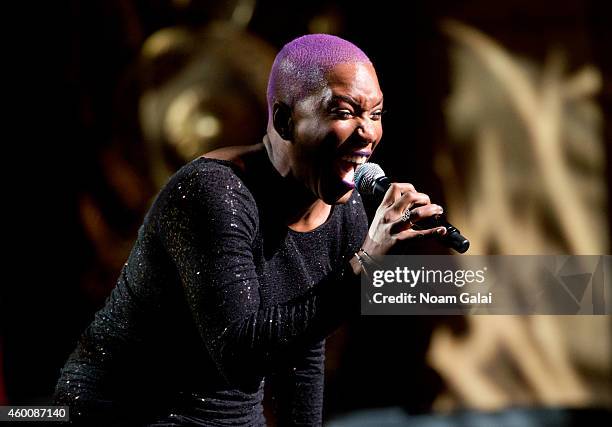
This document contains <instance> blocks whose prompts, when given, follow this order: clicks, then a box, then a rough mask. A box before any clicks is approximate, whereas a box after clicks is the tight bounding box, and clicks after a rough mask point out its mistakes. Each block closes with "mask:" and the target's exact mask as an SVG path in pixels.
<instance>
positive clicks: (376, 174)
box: [355, 163, 385, 194]
mask: <svg viewBox="0 0 612 427" xmlns="http://www.w3.org/2000/svg"><path fill="white" fill-rule="evenodd" d="M383 176H385V173H384V172H383V170H382V168H381V167H380V166H378V165H377V164H376V163H364V164H363V165H361V166H359V167H358V168H357V171H356V172H355V186H356V187H357V190H358V191H359V192H360V193H361V194H372V193H374V182H375V181H376V180H377V179H378V178H380V177H383Z"/></svg>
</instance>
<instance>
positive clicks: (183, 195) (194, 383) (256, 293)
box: [55, 152, 367, 426]
mask: <svg viewBox="0 0 612 427" xmlns="http://www.w3.org/2000/svg"><path fill="white" fill-rule="evenodd" d="M252 162H256V163H258V164H256V165H249V167H248V168H246V170H247V171H249V170H250V171H253V172H251V173H249V172H243V171H242V169H238V168H237V167H235V166H234V165H233V164H232V163H230V162H226V161H220V160H211V159H206V158H199V159H196V160H194V161H192V162H190V163H188V164H187V165H185V166H184V167H183V168H181V170H179V171H178V172H177V173H176V174H175V175H174V176H173V177H172V178H171V179H170V180H169V182H168V183H167V184H166V186H165V187H164V188H163V189H162V191H161V192H160V194H159V195H158V197H157V199H156V200H155V202H154V203H153V205H152V207H151V209H150V210H149V212H148V213H147V215H146V217H145V219H144V222H143V225H142V226H141V228H140V230H139V233H138V238H137V240H136V243H135V244H134V247H133V249H132V252H131V254H130V256H129V258H128V260H127V262H126V263H125V265H124V267H123V269H122V272H121V274H120V277H119V279H118V282H117V285H116V286H115V288H114V289H113V290H112V292H111V294H110V296H109V297H108V298H107V300H106V304H105V306H104V307H103V308H102V309H101V310H99V311H98V312H97V313H96V314H95V317H94V320H93V322H92V323H91V324H90V325H89V326H88V327H87V329H86V330H85V332H84V333H83V334H82V336H81V338H80V340H79V342H78V344H77V347H76V349H75V350H74V351H73V353H72V354H71V355H70V357H69V359H68V361H67V362H66V364H65V366H64V368H63V369H62V370H61V375H60V378H59V381H58V383H57V386H56V393H55V403H56V404H61V405H69V406H70V410H71V413H70V416H71V419H72V420H73V422H75V423H79V422H81V423H82V424H83V425H105V426H106V425H129V426H133V425H157V426H162V425H164V426H171V425H205V426H227V425H232V426H235V425H241V426H263V425H265V423H266V420H265V417H264V414H263V405H262V399H263V390H264V384H265V383H266V382H267V383H269V384H268V385H269V389H270V390H271V392H272V393H273V396H272V399H273V402H274V407H275V410H276V417H277V420H278V425H279V426H283V425H300V426H302V425H304V426H311V425H321V423H322V414H321V412H322V402H323V364H324V340H325V337H326V336H328V335H329V334H330V333H331V332H332V331H333V330H334V329H336V328H337V327H338V326H339V324H340V323H341V322H342V321H343V320H344V319H345V318H346V317H347V316H349V315H351V314H356V313H358V312H359V281H358V280H357V278H356V277H355V276H354V275H353V274H350V273H346V274H345V273H344V272H345V271H347V270H346V268H347V265H348V258H350V257H351V256H352V253H354V252H355V251H356V250H358V249H359V247H360V245H361V243H362V242H363V240H364V238H365V235H366V233H367V219H366V215H365V212H364V209H363V205H362V202H361V198H360V196H359V194H358V193H357V191H354V192H353V195H352V196H351V199H350V200H349V201H348V202H347V203H346V204H344V205H336V206H334V207H333V208H332V211H331V213H330V216H329V218H328V219H327V221H326V222H325V223H324V224H322V225H321V226H319V227H318V228H316V229H315V230H312V231H310V232H306V233H300V232H295V231H293V230H291V229H289V228H288V227H286V226H285V225H283V223H282V221H281V220H280V216H279V215H280V213H279V212H281V211H282V206H283V200H282V199H279V197H280V196H279V195H281V194H286V193H283V186H284V185H285V184H284V181H285V180H283V179H282V178H281V177H280V175H279V174H278V173H277V172H276V170H275V169H274V168H273V167H272V165H271V163H270V162H269V160H268V158H267V155H266V154H265V152H263V154H261V155H258V156H256V158H255V160H252Z"/></svg>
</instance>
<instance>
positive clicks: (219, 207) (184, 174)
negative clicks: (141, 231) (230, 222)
mask: <svg viewBox="0 0 612 427" xmlns="http://www.w3.org/2000/svg"><path fill="white" fill-rule="evenodd" d="M168 211H175V212H179V213H180V212H183V213H187V214H189V215H190V216H198V217H206V218H209V219H210V218H229V217H230V215H231V216H232V217H234V216H238V217H240V218H242V219H243V220H244V221H246V222H248V223H249V228H255V227H256V224H257V223H258V212H257V204H256V202H255V199H254V197H253V195H252V194H251V191H250V190H249V189H248V187H247V186H246V185H245V183H244V182H243V179H242V178H241V176H240V171H239V169H238V168H237V167H236V166H235V165H234V164H233V163H232V162H229V161H224V160H218V159H209V158H205V157H199V158H197V159H195V160H192V161H191V162H189V163H187V164H186V165H184V166H183V167H181V168H180V169H179V170H178V171H177V172H176V173H175V174H174V175H173V176H172V177H171V178H170V179H169V180H168V182H167V183H166V185H165V186H164V187H163V188H162V190H161V191H160V193H159V195H158V196H157V198H156V200H155V202H154V204H153V206H152V208H151V211H150V213H151V214H152V215H153V216H160V215H163V214H164V212H168Z"/></svg>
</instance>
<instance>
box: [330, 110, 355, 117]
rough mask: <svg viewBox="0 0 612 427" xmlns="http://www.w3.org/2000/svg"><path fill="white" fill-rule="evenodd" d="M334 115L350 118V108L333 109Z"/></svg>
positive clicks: (351, 115)
mask: <svg viewBox="0 0 612 427" xmlns="http://www.w3.org/2000/svg"><path fill="white" fill-rule="evenodd" d="M334 115H335V116H336V117H338V118H341V119H350V118H351V117H353V113H352V112H351V111H350V110H335V111H334Z"/></svg>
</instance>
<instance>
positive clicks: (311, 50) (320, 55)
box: [267, 34, 370, 122]
mask: <svg viewBox="0 0 612 427" xmlns="http://www.w3.org/2000/svg"><path fill="white" fill-rule="evenodd" d="M342 63H370V59H369V58H368V57H367V55H366V54H365V53H363V51H362V50H361V49H359V48H358V47H357V46H355V45H354V44H353V43H351V42H349V41H346V40H344V39H341V38H340V37H336V36H331V35H329V34H309V35H306V36H302V37H298V38H297V39H295V40H293V41H290V42H289V43H287V44H286V45H285V46H283V48H282V49H281V51H280V52H279V53H278V55H276V59H275V60H274V64H272V69H271V70H270V78H269V80H268V92H267V97H268V116H269V120H270V122H271V120H272V107H273V106H274V103H275V102H276V101H281V102H284V103H285V104H287V105H289V106H290V107H293V105H294V104H295V102H296V101H297V100H299V99H302V98H303V97H304V96H306V95H309V94H310V93H312V92H314V91H316V90H318V89H321V88H322V87H323V86H324V85H325V73H327V72H328V71H329V70H330V69H332V68H333V67H335V66H336V65H338V64H342Z"/></svg>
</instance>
